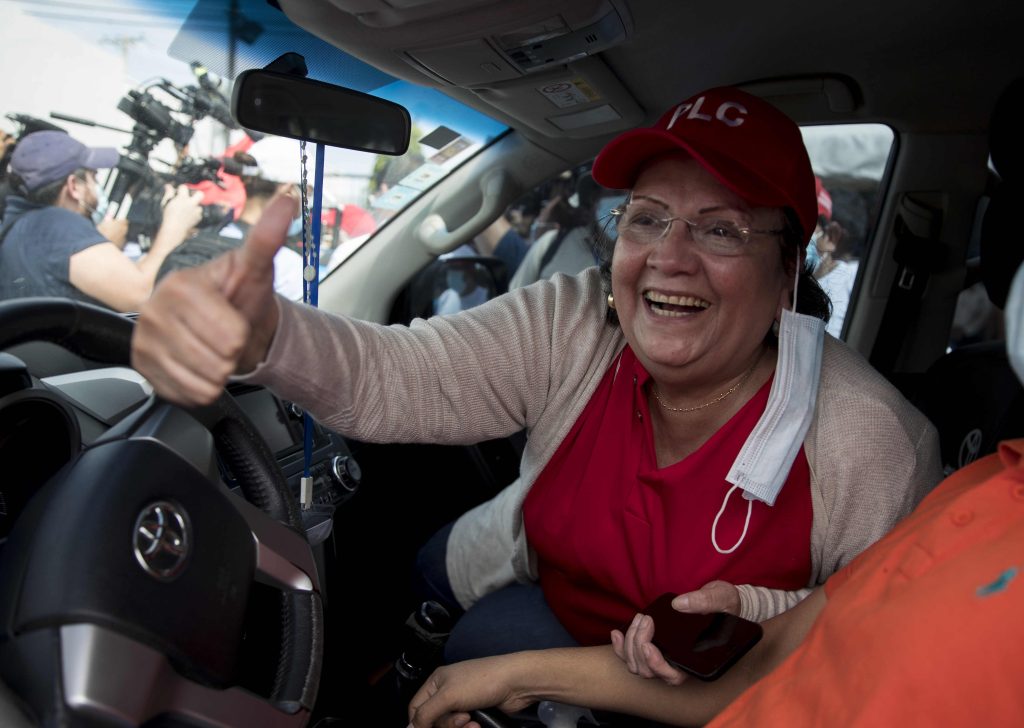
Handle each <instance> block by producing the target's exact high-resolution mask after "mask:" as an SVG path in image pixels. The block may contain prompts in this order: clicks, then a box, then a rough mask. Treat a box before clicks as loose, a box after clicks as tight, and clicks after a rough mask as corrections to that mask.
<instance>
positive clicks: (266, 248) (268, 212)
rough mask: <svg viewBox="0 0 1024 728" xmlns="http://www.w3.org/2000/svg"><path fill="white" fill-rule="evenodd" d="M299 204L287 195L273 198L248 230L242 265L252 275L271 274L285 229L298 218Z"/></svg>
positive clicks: (286, 231) (282, 194) (284, 237)
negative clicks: (268, 272) (269, 272)
mask: <svg viewBox="0 0 1024 728" xmlns="http://www.w3.org/2000/svg"><path fill="white" fill-rule="evenodd" d="M298 204H299V201H298V200H297V199H296V198H295V197H294V196H293V195H291V194H289V193H284V192H279V193H278V194H276V195H274V196H273V197H272V198H271V199H270V202H268V203H267V206H266V207H265V208H263V214H262V215H261V216H260V219H259V220H257V221H256V224H255V225H253V226H252V229H251V230H249V236H248V237H247V238H246V241H245V246H244V247H243V253H244V264H245V265H246V266H247V267H248V268H249V270H250V272H252V273H262V272H265V271H268V270H270V271H272V270H273V268H274V256H275V255H277V251H278V250H280V249H281V246H282V245H283V244H284V241H285V239H286V238H287V237H288V226H289V225H290V224H291V221H292V220H293V219H294V218H295V217H296V216H297V215H298V212H299V211H298Z"/></svg>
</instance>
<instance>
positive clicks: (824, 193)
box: [814, 176, 832, 220]
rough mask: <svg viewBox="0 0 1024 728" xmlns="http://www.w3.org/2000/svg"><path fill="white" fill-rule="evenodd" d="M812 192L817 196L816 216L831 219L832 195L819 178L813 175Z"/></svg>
mask: <svg viewBox="0 0 1024 728" xmlns="http://www.w3.org/2000/svg"><path fill="white" fill-rule="evenodd" d="M814 193H815V195H817V197H818V217H823V218H825V220H831V219H832V195H830V194H829V193H828V190H826V189H825V185H823V184H822V183H821V178H820V177H818V176H815V178H814Z"/></svg>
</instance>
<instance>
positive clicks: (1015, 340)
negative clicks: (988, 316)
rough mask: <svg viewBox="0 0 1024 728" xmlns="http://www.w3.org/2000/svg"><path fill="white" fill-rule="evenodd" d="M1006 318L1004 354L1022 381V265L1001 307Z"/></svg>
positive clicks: (1023, 379)
mask: <svg viewBox="0 0 1024 728" xmlns="http://www.w3.org/2000/svg"><path fill="white" fill-rule="evenodd" d="M1003 312H1004V314H1005V320H1006V356H1007V358H1008V359H1009V360H1010V366H1011V367H1012V368H1013V371H1014V373H1015V374H1016V375H1017V378H1018V379H1020V380H1021V381H1022V382H1024V265H1022V266H1021V267H1020V268H1018V269H1017V274H1016V275H1015V276H1014V277H1013V284H1012V285H1011V286H1010V294H1009V295H1008V296H1007V297H1006V306H1005V307H1004V308H1003Z"/></svg>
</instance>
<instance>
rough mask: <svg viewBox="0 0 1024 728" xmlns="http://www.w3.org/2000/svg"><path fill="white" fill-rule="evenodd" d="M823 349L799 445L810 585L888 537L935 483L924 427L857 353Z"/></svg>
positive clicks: (938, 475)
mask: <svg viewBox="0 0 1024 728" xmlns="http://www.w3.org/2000/svg"><path fill="white" fill-rule="evenodd" d="M830 349H831V351H830ZM830 349H829V348H828V347H827V348H826V352H830V353H829V355H828V356H827V357H826V359H827V361H828V362H829V367H830V371H829V376H828V379H827V380H826V378H825V377H824V376H823V378H822V390H823V393H822V395H821V396H819V406H818V412H817V414H816V417H815V420H816V421H815V423H813V424H812V427H811V433H809V437H808V440H807V442H806V445H807V456H808V462H809V463H811V471H812V478H811V482H812V489H813V491H814V492H813V493H812V497H813V498H814V505H815V514H814V524H813V527H812V530H811V560H812V563H813V564H814V573H813V574H812V579H813V583H814V584H822V583H824V582H825V581H826V580H827V579H828V577H829V576H831V575H832V574H833V573H835V572H836V571H838V570H839V569H841V568H842V567H843V566H845V565H846V564H848V563H849V562H850V561H852V560H853V558H854V557H855V556H857V555H858V554H859V553H861V552H862V551H864V550H865V549H866V548H868V547H869V546H870V545H871V544H873V543H874V542H875V541H877V540H878V539H879V538H881V537H882V536H884V535H885V534H886V533H888V532H889V530H891V529H892V527H893V526H894V525H895V524H896V523H897V522H898V521H899V520H900V519H902V518H903V517H904V516H906V515H907V514H909V513H910V512H911V511H912V510H913V509H914V507H915V506H916V505H917V504H918V502H920V500H921V499H922V498H923V497H924V496H925V495H926V494H927V493H928V492H929V491H930V490H931V489H932V488H934V487H935V485H936V484H938V482H939V481H940V480H941V479H942V465H941V460H940V457H939V438H938V433H937V431H936V430H935V427H934V426H933V425H932V423H931V422H929V421H928V419H927V418H926V417H925V416H924V415H923V414H921V413H920V412H919V411H918V410H917V409H916V408H915V407H914V406H913V405H911V404H910V402H908V401H907V400H906V399H905V398H904V397H903V395H902V394H900V392H899V391H898V390H897V389H896V388H895V387H893V386H892V385H891V384H890V383H889V382H888V381H887V380H885V379H884V378H883V377H882V375H881V374H879V373H878V372H877V371H876V370H875V369H874V368H873V367H871V365H870V364H868V363H867V361H866V360H864V359H863V357H861V356H860V355H859V354H857V353H855V352H853V351H852V350H850V349H847V348H846V347H845V345H843V344H840V343H838V342H835V341H833V342H832V346H831V347H830Z"/></svg>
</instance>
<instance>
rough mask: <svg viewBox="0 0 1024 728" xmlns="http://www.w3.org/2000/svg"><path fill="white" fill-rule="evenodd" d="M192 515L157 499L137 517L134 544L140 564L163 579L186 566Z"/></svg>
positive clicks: (170, 577)
mask: <svg viewBox="0 0 1024 728" xmlns="http://www.w3.org/2000/svg"><path fill="white" fill-rule="evenodd" d="M190 530H191V527H190V525H189V519H188V514H187V513H186V512H185V509H184V508H182V507H181V506H180V505H178V504H176V503H171V502H170V501H155V502H153V503H150V504H149V505H148V506H146V507H145V508H143V509H142V511H141V512H140V513H139V516H138V518H136V519H135V528H134V530H133V532H132V533H133V535H132V546H133V547H134V551H135V559H136V561H138V562H139V566H141V567H142V569H143V570H144V571H145V572H146V573H147V574H149V575H150V576H152V577H153V578H154V579H159V580H160V581H171V580H172V579H174V578H175V577H177V576H178V574H180V573H181V572H182V570H183V569H184V568H185V562H186V561H187V560H188V553H189V549H190V548H191V539H190V537H189V531H190Z"/></svg>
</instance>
